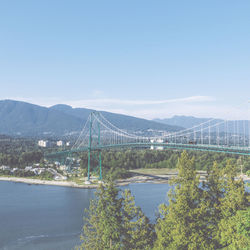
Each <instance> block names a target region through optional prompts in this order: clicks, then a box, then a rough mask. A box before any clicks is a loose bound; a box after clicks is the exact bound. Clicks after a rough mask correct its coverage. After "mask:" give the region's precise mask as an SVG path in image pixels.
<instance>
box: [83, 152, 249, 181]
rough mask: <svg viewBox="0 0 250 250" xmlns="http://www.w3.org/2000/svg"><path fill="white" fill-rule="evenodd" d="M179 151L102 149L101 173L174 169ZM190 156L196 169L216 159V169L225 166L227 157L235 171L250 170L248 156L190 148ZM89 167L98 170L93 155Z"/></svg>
mask: <svg viewBox="0 0 250 250" xmlns="http://www.w3.org/2000/svg"><path fill="white" fill-rule="evenodd" d="M181 153H182V151H180V150H162V151H161V150H149V149H148V150H145V149H144V150H139V149H137V150H134V149H132V150H123V151H103V152H102V166H103V170H104V176H109V175H113V176H114V177H115V178H121V177H126V176H128V175H129V173H128V170H131V169H138V168H170V169H174V168H176V164H177V161H178V158H179V157H180V155H181ZM189 155H190V156H192V157H193V156H194V157H195V162H194V164H195V169H196V170H208V168H209V166H211V165H212V164H213V163H214V162H215V161H216V162H217V163H218V167H219V168H223V167H225V166H226V163H227V161H228V160H231V162H232V163H233V164H236V166H237V171H238V172H240V171H241V168H242V171H243V172H244V173H245V172H247V171H248V170H250V157H247V156H238V155H231V154H224V153H213V152H199V151H189ZM87 163H88V156H87V153H82V155H81V167H82V168H83V169H85V170H86V169H87ZM92 166H97V167H96V172H97V171H98V162H97V161H96V160H95V159H94V158H93V159H92Z"/></svg>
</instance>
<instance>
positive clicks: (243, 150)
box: [45, 142, 250, 158]
mask: <svg viewBox="0 0 250 250" xmlns="http://www.w3.org/2000/svg"><path fill="white" fill-rule="evenodd" d="M151 146H153V147H163V148H164V149H179V150H195V151H207V152H217V153H227V154H236V155H246V156H250V147H236V146H231V147H228V146H223V145H202V144H181V143H151V142H144V143H143V142H137V143H124V144H111V145H97V146H91V151H95V150H96V151H98V150H106V149H115V148H125V147H128V148H129V147H132V148H150V147H151ZM89 149H90V148H89V147H81V148H76V149H71V150H65V151H58V152H54V153H49V154H46V155H45V157H48V158H50V157H51V158H53V157H60V156H63V155H69V154H72V153H77V152H84V151H88V150H89Z"/></svg>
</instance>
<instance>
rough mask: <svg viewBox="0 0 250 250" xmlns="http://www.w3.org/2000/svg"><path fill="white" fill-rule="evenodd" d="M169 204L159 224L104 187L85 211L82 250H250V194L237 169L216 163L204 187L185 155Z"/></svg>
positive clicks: (130, 198)
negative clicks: (245, 188) (221, 166)
mask: <svg viewBox="0 0 250 250" xmlns="http://www.w3.org/2000/svg"><path fill="white" fill-rule="evenodd" d="M176 168H177V169H178V176H177V177H176V178H175V179H173V180H172V181H171V183H172V184H173V185H174V190H171V192H170V193H169V194H168V196H169V200H168V203H167V204H162V205H161V206H160V207H159V216H158V217H157V218H156V221H155V223H153V222H150V220H149V219H148V218H147V217H146V216H145V215H144V213H143V211H142V210H141V209H140V207H138V206H136V204H135V200H134V197H133V196H132V195H131V192H130V191H129V190H125V191H123V192H121V190H119V189H118V188H116V187H115V186H114V184H113V183H112V181H111V182H108V183H106V184H101V185H100V187H99V188H98V189H97V192H96V195H95V199H94V200H92V201H91V203H90V207H89V209H88V210H87V211H86V212H87V214H86V216H85V218H84V219H85V224H84V227H83V233H82V235H81V240H82V244H81V245H80V246H79V247H78V249H86V250H87V249H91V250H92V249H95V250H101V249H124V250H125V249H131V250H132V249H156V250H164V249H173V250H178V249H190V250H191V249H249V248H248V247H249V245H250V228H249V223H250V221H249V219H250V216H249V213H250V207H249V205H250V203H249V201H250V200H249V198H250V197H249V193H247V192H246V191H245V190H244V182H243V181H242V180H241V179H239V180H237V179H236V178H235V177H236V175H237V167H236V165H235V164H233V163H232V161H231V160H227V162H226V166H225V168H222V169H221V168H220V167H219V166H218V164H217V163H216V162H214V163H212V164H211V165H210V166H209V167H208V175H207V177H206V180H205V181H204V182H203V183H200V180H199V176H197V174H196V166H195V157H193V156H190V155H188V153H187V152H186V151H184V152H183V153H182V154H181V156H180V157H179V158H178V161H177V165H176Z"/></svg>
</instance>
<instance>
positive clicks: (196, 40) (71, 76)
mask: <svg viewBox="0 0 250 250" xmlns="http://www.w3.org/2000/svg"><path fill="white" fill-rule="evenodd" d="M249 13H250V1H249V0H240V1H235V0H220V1H218V0H209V1H200V0H197V1H193V0H189V1H186V0H182V1H178V0H176V1H173V0H172V1H168V0H164V1H161V0H156V1H153V0H151V1H148V0H126V1H125V0H113V1H111V0H105V1H103V0H99V1H97V0H91V1H84V0H74V1H69V0H68V1H64V0H60V1H58V0H53V1H51V0H50V1H48V0H43V1H33V0H30V1H27V0H22V1H19V0H12V1H7V0H3V1H0V87H1V91H0V99H16V100H23V101H28V102H32V103H36V104H40V105H44V106H50V105H53V104H56V103H65V104H70V105H72V106H74V107H87V108H95V109H99V110H108V111H112V112H118V113H124V114H130V115H134V116H138V117H145V118H148V119H152V118H156V117H160V118H166V117H170V116H172V115H175V114H176V115H194V116H199V117H221V118H236V117H237V118H242V119H243V118H246V116H247V115H248V114H249V106H250V104H248V100H250V96H249V93H250V28H249V27H250V15H249Z"/></svg>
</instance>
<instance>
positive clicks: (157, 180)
mask: <svg viewBox="0 0 250 250" xmlns="http://www.w3.org/2000/svg"><path fill="white" fill-rule="evenodd" d="M174 176H176V175H175V174H174V175H173V174H171V175H154V176H147V175H146V176H145V175H136V176H133V177H130V178H127V179H119V180H116V185H117V186H127V185H129V184H132V183H154V184H164V183H168V182H169V180H170V179H171V178H173V177H174ZM242 178H243V181H250V177H248V176H246V175H243V176H242ZM202 180H204V176H203V177H202V178H201V180H200V181H202ZM0 181H9V182H16V183H26V184H28V185H48V186H61V187H72V188H85V189H96V188H97V187H98V185H99V184H98V183H93V184H81V185H80V184H77V183H75V182H72V181H55V180H51V181H49V180H40V179H31V178H22V177H7V176H0Z"/></svg>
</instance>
